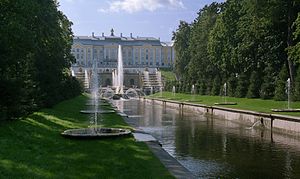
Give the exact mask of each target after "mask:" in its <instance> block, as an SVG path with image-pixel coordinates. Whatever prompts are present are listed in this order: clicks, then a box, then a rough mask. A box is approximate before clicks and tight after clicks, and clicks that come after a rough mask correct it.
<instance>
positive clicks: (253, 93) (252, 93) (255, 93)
mask: <svg viewBox="0 0 300 179" xmlns="http://www.w3.org/2000/svg"><path fill="white" fill-rule="evenodd" d="M260 87H261V78H260V76H259V75H258V73H257V72H256V71H253V72H252V74H251V77H250V85H249V88H248V92H247V98H258V97H259V96H260V94H259V92H260Z"/></svg>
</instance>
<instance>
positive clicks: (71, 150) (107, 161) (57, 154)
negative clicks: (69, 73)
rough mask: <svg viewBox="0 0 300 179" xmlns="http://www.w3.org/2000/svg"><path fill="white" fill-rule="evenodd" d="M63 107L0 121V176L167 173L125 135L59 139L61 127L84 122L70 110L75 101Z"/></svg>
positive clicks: (160, 175)
mask: <svg viewBox="0 0 300 179" xmlns="http://www.w3.org/2000/svg"><path fill="white" fill-rule="evenodd" d="M64 105H66V106H67V105H68V103H66V104H64ZM64 105H61V107H64ZM69 108H72V106H69ZM69 108H67V109H66V110H65V112H64V110H62V109H61V108H59V110H57V109H56V108H54V109H46V110H42V111H41V112H37V113H34V114H32V115H30V116H28V118H27V119H26V120H20V121H15V122H11V123H7V124H5V125H1V126H0V146H1V150H0V178H108V177H110V178H145V176H147V177H149V178H166V177H167V178H168V177H171V176H170V174H169V173H168V172H167V170H166V169H164V167H163V166H162V164H161V163H160V162H159V161H158V159H156V158H155V157H154V156H153V154H152V153H151V152H150V151H149V150H148V148H147V146H146V145H145V144H144V143H136V142H135V141H134V139H133V138H131V137H130V138H119V139H118V138H117V139H105V140H71V139H66V138H63V137H62V136H61V135H60V132H61V131H63V130H65V129H66V128H72V127H81V126H84V125H85V124H82V121H84V120H87V117H86V116H84V115H81V114H79V113H77V112H78V111H75V110H77V109H79V108H80V106H79V107H78V106H77V107H76V108H72V110H70V109H69ZM107 117H109V118H113V117H114V115H111V116H107ZM118 120H119V119H118ZM115 125H117V124H115Z"/></svg>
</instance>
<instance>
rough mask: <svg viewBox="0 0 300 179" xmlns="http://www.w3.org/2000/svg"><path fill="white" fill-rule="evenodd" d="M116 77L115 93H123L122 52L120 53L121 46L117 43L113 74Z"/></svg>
mask: <svg viewBox="0 0 300 179" xmlns="http://www.w3.org/2000/svg"><path fill="white" fill-rule="evenodd" d="M115 77H116V78H115V79H116V82H115V83H116V94H124V91H123V81H124V77H123V54H122V46H121V45H119V49H118V68H117V72H116V74H115Z"/></svg>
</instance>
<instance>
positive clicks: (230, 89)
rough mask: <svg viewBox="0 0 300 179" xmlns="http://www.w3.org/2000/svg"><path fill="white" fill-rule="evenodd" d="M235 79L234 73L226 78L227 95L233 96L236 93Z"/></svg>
mask: <svg viewBox="0 0 300 179" xmlns="http://www.w3.org/2000/svg"><path fill="white" fill-rule="evenodd" d="M237 80H238V78H237V77H235V75H234V74H231V75H230V77H229V78H228V80H227V86H228V87H227V95H228V96H232V97H233V96H235V93H236V87H237Z"/></svg>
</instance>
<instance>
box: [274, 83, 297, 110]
mask: <svg viewBox="0 0 300 179" xmlns="http://www.w3.org/2000/svg"><path fill="white" fill-rule="evenodd" d="M286 93H287V109H272V111H273V112H300V109H293V108H291V79H290V78H288V79H287V80H286Z"/></svg>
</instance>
